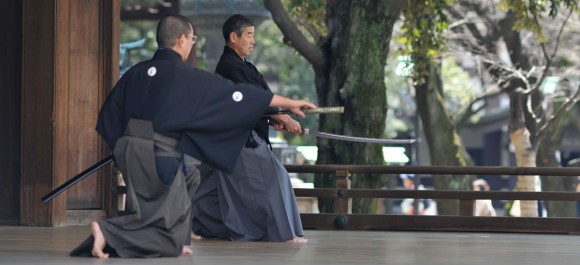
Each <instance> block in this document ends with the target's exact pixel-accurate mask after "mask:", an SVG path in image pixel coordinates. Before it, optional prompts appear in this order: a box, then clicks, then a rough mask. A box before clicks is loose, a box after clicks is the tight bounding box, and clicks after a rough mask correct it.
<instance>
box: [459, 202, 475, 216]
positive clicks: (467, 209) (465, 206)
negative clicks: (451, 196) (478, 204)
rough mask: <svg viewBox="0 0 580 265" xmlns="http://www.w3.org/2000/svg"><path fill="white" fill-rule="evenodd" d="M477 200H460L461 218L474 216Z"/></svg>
mask: <svg viewBox="0 0 580 265" xmlns="http://www.w3.org/2000/svg"><path fill="white" fill-rule="evenodd" d="M474 210H475V200H459V216H473V211H474Z"/></svg>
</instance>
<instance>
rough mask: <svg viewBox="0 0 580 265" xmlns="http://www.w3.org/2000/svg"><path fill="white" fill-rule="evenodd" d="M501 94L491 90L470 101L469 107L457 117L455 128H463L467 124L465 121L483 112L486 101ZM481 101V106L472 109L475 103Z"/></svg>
mask: <svg viewBox="0 0 580 265" xmlns="http://www.w3.org/2000/svg"><path fill="white" fill-rule="evenodd" d="M501 93H503V91H502V90H500V89H497V90H492V91H489V92H486V93H484V94H483V95H480V96H478V97H477V98H475V99H474V100H472V101H471V103H469V105H468V106H467V107H465V108H464V109H463V111H461V112H460V114H459V115H457V119H456V122H455V127H456V128H460V127H461V126H463V125H464V124H465V123H466V122H467V120H469V118H471V117H472V116H473V115H475V114H477V113H478V112H480V111H481V110H483V109H484V108H485V107H486V106H487V99H489V98H491V97H494V96H497V95H499V94H501ZM482 100H483V101H484V102H485V103H484V104H482V105H481V106H479V107H478V108H477V109H473V106H474V105H475V103H477V102H480V101H482Z"/></svg>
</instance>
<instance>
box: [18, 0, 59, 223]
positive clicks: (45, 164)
mask: <svg viewBox="0 0 580 265" xmlns="http://www.w3.org/2000/svg"><path fill="white" fill-rule="evenodd" d="M23 16H24V18H23V24H22V30H23V36H22V37H23V40H22V178H21V180H22V189H21V192H22V206H21V218H22V219H21V223H22V224H25V225H49V224H52V221H51V220H52V217H53V213H54V212H53V211H52V209H53V208H54V209H58V208H63V207H65V205H64V202H65V200H63V199H62V197H60V198H56V199H54V200H53V201H52V202H51V203H50V204H47V205H44V204H42V202H41V201H40V197H41V196H42V195H43V194H46V193H48V192H50V191H51V190H52V188H53V187H55V183H54V181H55V179H54V178H53V177H54V171H53V170H54V166H53V158H54V156H53V151H54V149H53V137H52V133H53V128H52V127H53V118H54V117H53V107H54V104H53V103H54V86H55V82H54V81H55V78H54V66H55V61H54V58H55V54H54V50H55V45H54V39H55V34H54V32H55V30H54V28H55V27H54V25H55V23H54V16H55V4H54V0H52V1H47V0H24V1H23Z"/></svg>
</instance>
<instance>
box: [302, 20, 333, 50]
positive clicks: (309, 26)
mask: <svg viewBox="0 0 580 265" xmlns="http://www.w3.org/2000/svg"><path fill="white" fill-rule="evenodd" d="M297 20H298V24H300V26H302V27H304V28H305V29H306V31H308V33H310V35H311V36H312V37H313V38H314V40H315V41H316V43H317V44H320V43H324V42H325V41H326V40H325V37H324V36H323V35H322V34H320V32H319V31H318V30H316V27H314V25H312V23H310V22H309V21H308V20H306V19H304V18H303V17H298V18H297Z"/></svg>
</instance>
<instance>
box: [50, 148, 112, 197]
mask: <svg viewBox="0 0 580 265" xmlns="http://www.w3.org/2000/svg"><path fill="white" fill-rule="evenodd" d="M112 161H113V155H110V156H108V157H106V158H105V159H103V160H101V161H99V162H97V163H96V164H94V165H92V166H91V167H89V168H87V169H85V171H83V172H81V173H79V174H78V175H76V176H75V177H74V178H72V179H69V180H68V181H67V182H65V183H64V184H62V185H60V186H59V187H58V188H56V189H55V190H53V191H51V192H50V193H48V194H46V195H44V196H43V197H42V198H41V200H42V202H43V203H47V202H49V201H50V200H52V199H53V198H54V197H56V196H57V195H59V194H61V193H62V192H63V191H65V190H67V189H68V188H70V187H71V186H72V185H74V184H76V183H77V182H79V181H81V180H83V179H84V178H86V177H88V176H89V175H91V174H93V173H94V172H95V171H97V170H98V169H99V168H102V167H104V166H106V165H107V164H109V163H111V162H112Z"/></svg>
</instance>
